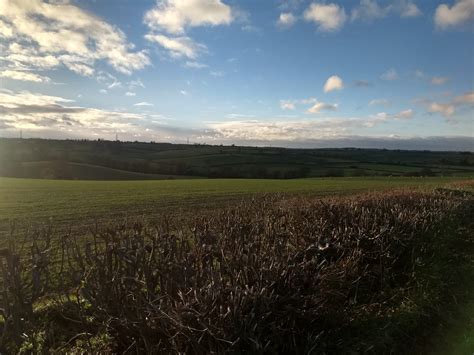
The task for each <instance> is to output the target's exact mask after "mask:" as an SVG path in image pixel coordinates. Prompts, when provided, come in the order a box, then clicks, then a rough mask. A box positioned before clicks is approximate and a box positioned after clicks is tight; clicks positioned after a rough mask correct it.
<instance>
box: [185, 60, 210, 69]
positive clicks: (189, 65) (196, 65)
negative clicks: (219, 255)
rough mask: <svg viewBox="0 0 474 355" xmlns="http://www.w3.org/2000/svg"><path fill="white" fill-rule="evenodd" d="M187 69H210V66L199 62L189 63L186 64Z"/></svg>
mask: <svg viewBox="0 0 474 355" xmlns="http://www.w3.org/2000/svg"><path fill="white" fill-rule="evenodd" d="M184 67H185V68H193V69H204V68H208V67H209V66H208V65H207V64H203V63H199V62H192V61H187V62H186V63H184Z"/></svg>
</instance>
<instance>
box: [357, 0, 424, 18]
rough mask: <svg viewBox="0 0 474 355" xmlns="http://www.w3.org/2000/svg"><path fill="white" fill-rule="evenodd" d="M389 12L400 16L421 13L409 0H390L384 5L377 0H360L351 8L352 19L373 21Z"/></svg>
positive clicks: (387, 14) (415, 15)
mask: <svg viewBox="0 0 474 355" xmlns="http://www.w3.org/2000/svg"><path fill="white" fill-rule="evenodd" d="M391 14H396V15H399V16H400V17H417V16H420V15H421V14H422V13H421V11H420V9H419V8H418V6H416V4H415V3H414V2H413V1H411V0H392V1H390V2H389V3H387V4H386V5H385V6H381V5H379V2H378V1H377V0H361V1H360V3H359V5H358V6H356V7H355V8H353V9H352V12H351V20H352V21H368V22H370V21H373V20H377V19H381V18H384V17H387V16H389V15H391Z"/></svg>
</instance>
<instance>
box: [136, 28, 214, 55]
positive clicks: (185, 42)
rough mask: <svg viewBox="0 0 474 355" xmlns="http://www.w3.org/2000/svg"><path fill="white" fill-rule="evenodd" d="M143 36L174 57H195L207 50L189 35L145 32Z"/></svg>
mask: <svg viewBox="0 0 474 355" xmlns="http://www.w3.org/2000/svg"><path fill="white" fill-rule="evenodd" d="M145 38H146V39H147V40H149V41H151V42H156V43H158V44H159V45H160V46H162V47H163V48H165V49H166V50H168V52H169V54H170V55H171V56H172V57H174V58H181V57H185V58H189V59H196V58H197V57H198V56H199V55H200V54H201V53H205V52H207V47H206V46H205V45H203V44H199V43H195V42H193V40H192V39H191V38H189V37H167V36H165V35H161V34H158V35H152V34H147V35H145Z"/></svg>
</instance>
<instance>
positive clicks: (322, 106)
mask: <svg viewBox="0 0 474 355" xmlns="http://www.w3.org/2000/svg"><path fill="white" fill-rule="evenodd" d="M335 110H337V104H328V103H325V102H318V103H316V104H314V105H313V106H311V107H310V108H309V109H308V110H307V111H306V112H307V113H320V112H321V111H335Z"/></svg>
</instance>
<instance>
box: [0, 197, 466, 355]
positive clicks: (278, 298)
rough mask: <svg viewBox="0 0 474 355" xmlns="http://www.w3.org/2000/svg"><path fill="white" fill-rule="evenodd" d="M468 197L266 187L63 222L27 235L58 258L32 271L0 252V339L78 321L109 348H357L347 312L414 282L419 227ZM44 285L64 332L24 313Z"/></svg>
mask: <svg viewBox="0 0 474 355" xmlns="http://www.w3.org/2000/svg"><path fill="white" fill-rule="evenodd" d="M468 205H470V206H471V207H470V208H472V199H471V198H470V197H469V196H454V195H450V196H449V197H447V195H446V194H445V193H442V194H441V193H439V194H424V193H415V192H407V193H396V194H395V193H385V194H374V195H366V196H364V197H362V196H359V197H357V198H346V199H342V198H338V199H335V198H333V199H325V200H318V199H305V198H293V199H286V200H283V199H280V198H276V197H267V198H266V199H264V200H260V199H254V200H253V201H251V202H245V203H242V204H241V205H239V206H236V207H234V208H230V209H226V210H221V211H220V212H219V213H217V214H214V215H212V216H209V215H203V216H199V215H198V216H196V217H195V219H193V220H191V221H188V222H187V224H183V223H181V222H178V221H176V222H175V223H173V221H169V220H165V221H163V223H161V224H157V225H148V224H146V222H144V221H143V222H137V223H133V224H126V223H124V224H117V225H116V226H114V227H109V228H104V229H103V230H95V231H94V232H93V233H92V235H91V236H90V237H89V238H87V239H86V240H84V238H81V239H79V238H74V237H72V236H63V237H62V238H59V239H58V240H57V243H56V244H57V245H58V246H60V247H59V248H58V249H56V251H55V252H53V250H55V249H52V248H51V246H50V243H46V244H42V243H41V242H40V241H38V242H36V244H35V245H36V247H35V248H33V250H34V251H35V253H36V254H34V255H41V256H42V259H41V260H42V263H47V260H50V261H51V262H52V260H56V263H57V264H55V265H56V266H55V267H52V264H49V265H43V264H41V263H39V262H38V263H36V264H34V265H33V266H32V267H29V268H28V267H26V268H24V270H37V273H36V274H35V275H36V276H35V277H33V280H36V283H35V282H31V280H32V279H31V277H32V276H30V275H34V274H31V273H28V274H25V273H20V272H14V271H15V270H17V269H15V270H14V269H13V268H12V267H11V266H9V264H8V262H2V267H3V271H4V273H3V275H4V277H5V278H6V280H7V281H9V282H10V279H11V281H15V280H16V281H15V282H10V283H8V282H7V283H6V284H7V285H10V284H11V285H13V286H11V287H10V286H7V287H6V288H5V290H4V294H5V295H8V297H9V299H10V300H11V301H10V302H9V303H8V304H3V306H2V307H3V308H4V309H5V310H6V311H4V317H5V319H6V322H5V324H6V327H5V329H8V330H9V331H10V330H11V332H10V333H8V335H7V336H5V337H4V339H3V348H4V349H8V350H9V351H10V352H14V351H16V350H17V349H18V346H21V345H22V343H21V339H22V337H23V338H24V337H25V335H24V334H26V335H28V334H31V336H29V338H28V339H41V346H42V349H46V350H47V349H55V348H56V349H57V348H61V349H63V350H64V349H65V348H64V347H65V346H66V345H67V346H69V347H71V348H74V349H76V350H77V347H78V346H79V345H78V344H79V343H80V344H85V342H84V339H83V338H84V334H89V335H88V337H89V338H94V339H106V341H105V340H104V341H103V343H101V346H103V347H104V348H110V349H113V351H117V352H127V351H134V352H147V353H158V352H162V353H163V352H164V353H222V352H232V353H249V352H250V353H310V352H316V353H322V352H324V353H327V352H341V351H342V352H343V351H345V350H347V347H348V344H351V345H350V346H351V348H352V350H353V351H364V350H366V349H367V344H366V343H364V342H362V341H360V339H359V341H357V340H354V339H355V338H357V335H355V334H354V333H353V330H354V328H353V327H354V322H355V321H361V320H363V319H367V317H370V316H373V315H374V314H377V317H380V316H381V315H383V314H392V312H393V307H395V306H394V305H396V304H399V303H397V302H400V300H402V299H405V297H406V294H407V292H408V291H407V290H409V289H410V287H413V286H414V282H415V280H416V278H414V277H413V275H414V273H415V271H416V268H417V265H418V264H419V262H420V260H421V259H420V258H421V257H422V256H423V253H424V252H427V251H426V242H425V240H424V237H425V236H427V235H429V236H430V238H432V239H431V240H434V239H433V238H436V235H437V233H438V232H439V231H441V226H442V223H443V221H446V220H447V219H448V218H453V216H455V215H456V214H457V213H459V211H461V210H464V211H465V210H466V206H468ZM444 224H445V225H446V223H444ZM49 235H50V234H49ZM46 240H51V238H50V239H46ZM9 250H10V249H9ZM11 250H13V248H11ZM9 253H10V254H9V255H13V254H14V253H13V252H10V251H9ZM12 253H13V254H12ZM5 260H6V259H5ZM15 260H17V261H16V262H17V263H20V264H21V262H20V259H19V257H17V259H15ZM34 260H40V259H38V257H36V259H34ZM20 264H19V265H20ZM12 265H14V267H20V266H18V265H17V264H12ZM15 265H16V266H15ZM38 265H40V266H41V265H43V266H41V267H39V266H38ZM58 273H59V277H58ZM20 274H21V275H23V277H24V279H23V280H21V281H20V280H19V279H18V275H20ZM15 275H16V276H15ZM53 280H57V281H59V282H56V284H55V285H53V284H54V282H53ZM47 281H48V284H47V283H46V282H47ZM17 284H21V285H22V286H21V287H17V286H15V285H17ZM20 294H21V295H22V297H21V301H20V299H19V298H18V297H17V296H18V295H20ZM51 294H53V296H52V295H51ZM42 295H43V296H44V295H48V298H49V299H54V300H55V302H56V303H57V304H62V307H63V308H62V309H67V312H68V315H67V319H69V320H70V322H71V323H73V324H74V326H75V327H76V331H75V334H76V335H74V337H71V339H68V338H65V335H64V333H65V332H64V330H61V329H56V330H54V329H51V328H48V327H46V326H45V325H44V324H41V323H40V324H38V322H35V319H36V318H37V314H36V315H35V314H33V313H34V312H33V311H32V309H31V307H28V305H31V304H33V303H34V302H35V301H37V300H38V299H39V297H41V296H42ZM54 295H56V296H54ZM15 302H16V303H15ZM65 305H67V308H66V307H65ZM15 307H16V308H18V309H19V310H20V311H19V313H18V312H17V313H18V315H16V314H17V313H14V312H12V311H10V310H13V309H16V308H15ZM375 309H376V311H375ZM60 313H61V314H63V312H60ZM35 317H36V318H35ZM389 322H393V320H390V321H389ZM15 324H17V325H18V327H16V328H15V327H14V326H13V325H15ZM5 334H6V332H5ZM22 334H23V335H22ZM38 334H40V335H41V336H40V337H39V336H38ZM66 334H67V333H66ZM77 334H80V335H81V336H82V337H77V338H76V336H77ZM365 340H366V339H365ZM15 344H16V345H15ZM364 344H365V345H364ZM392 345H393V344H391V345H390V346H392ZM25 346H27V347H30V348H31V347H33V345H31V344H30V343H28V344H26V345H25V344H23V347H25ZM84 346H85V345H84ZM383 346H386V345H382V348H378V349H377V348H374V349H376V350H377V351H387V350H388V349H389V347H386V348H383ZM374 349H372V350H373V351H376V350H374ZM89 350H90V349H89Z"/></svg>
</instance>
